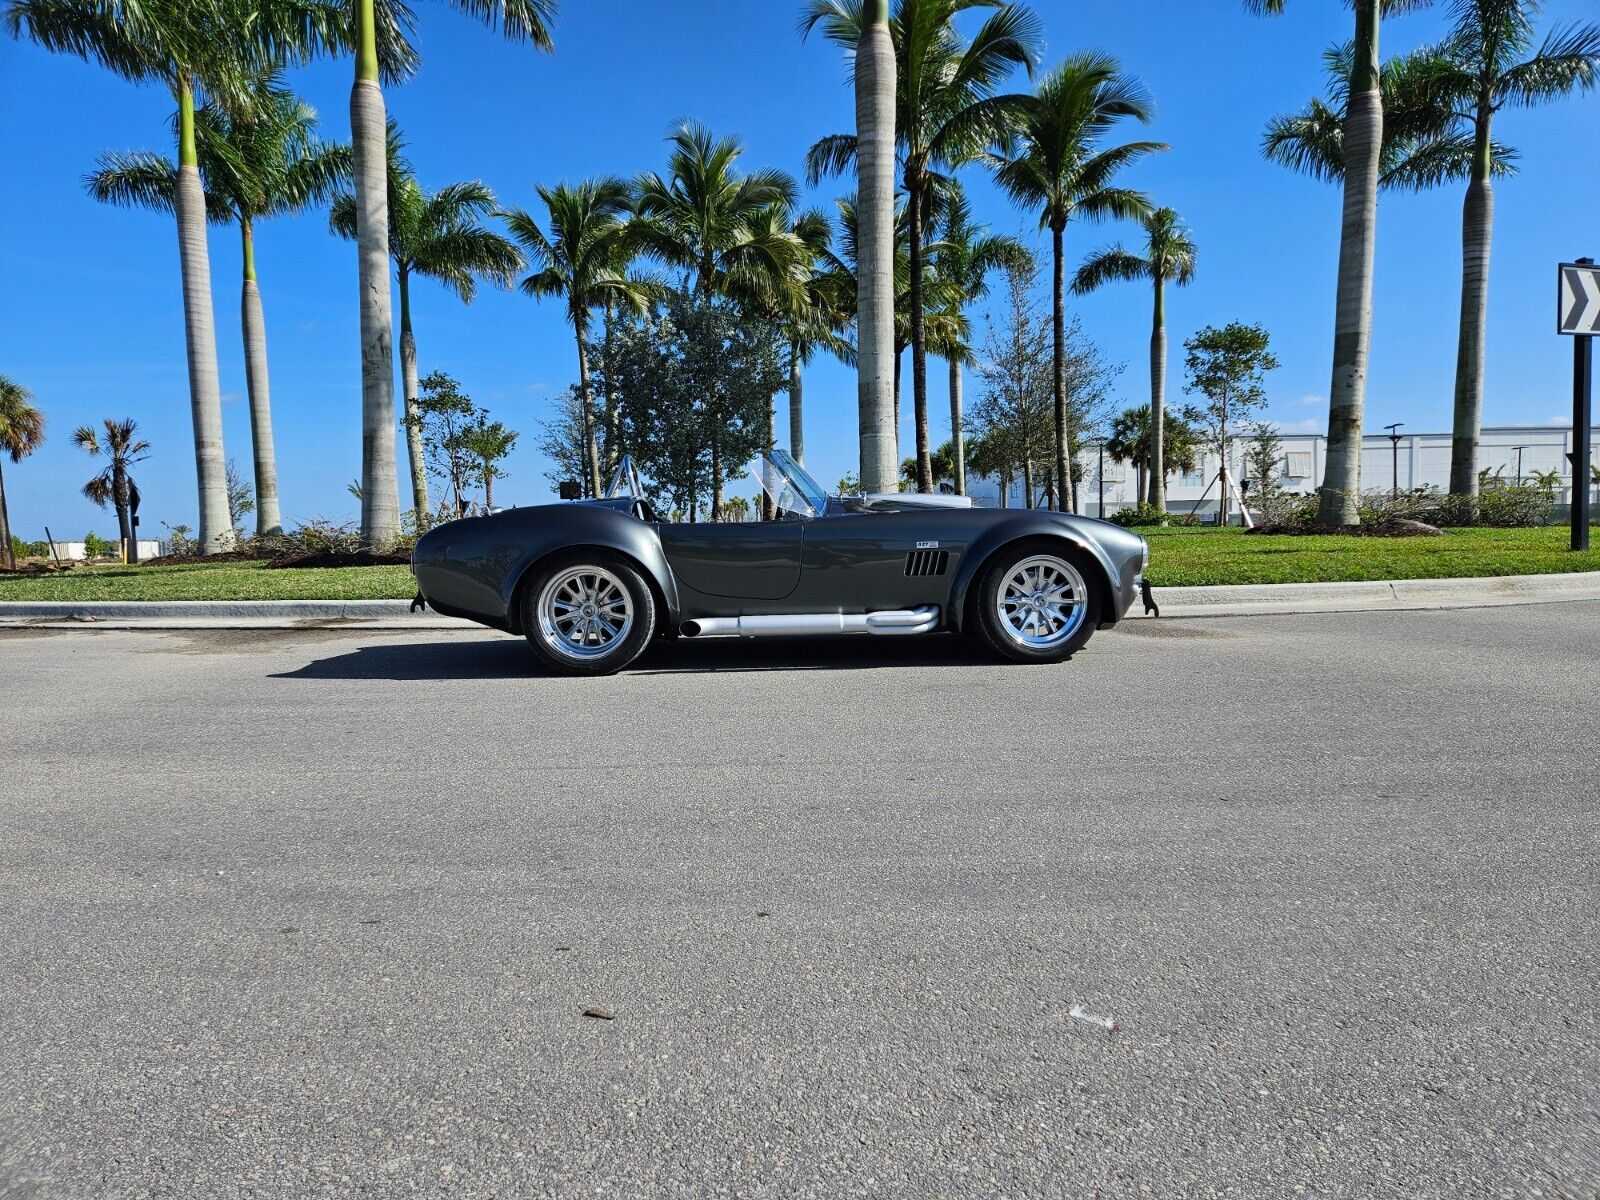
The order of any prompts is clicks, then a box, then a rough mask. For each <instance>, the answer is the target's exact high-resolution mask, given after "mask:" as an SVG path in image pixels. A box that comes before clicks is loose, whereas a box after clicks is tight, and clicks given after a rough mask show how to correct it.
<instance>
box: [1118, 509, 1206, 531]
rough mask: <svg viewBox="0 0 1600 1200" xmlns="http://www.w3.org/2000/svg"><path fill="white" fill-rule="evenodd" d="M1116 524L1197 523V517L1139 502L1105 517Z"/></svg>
mask: <svg viewBox="0 0 1600 1200" xmlns="http://www.w3.org/2000/svg"><path fill="white" fill-rule="evenodd" d="M1106 520H1108V521H1114V522H1116V523H1117V524H1118V525H1123V526H1127V527H1129V528H1133V527H1135V526H1143V525H1198V524H1200V521H1199V519H1198V518H1196V517H1194V516H1192V515H1190V514H1189V513H1179V512H1173V511H1171V510H1170V509H1169V510H1168V511H1166V512H1162V511H1161V510H1160V509H1159V508H1157V507H1156V506H1155V505H1153V504H1140V505H1139V506H1138V507H1137V508H1119V509H1118V510H1117V511H1116V512H1114V513H1112V514H1111V515H1110V516H1109V517H1107V518H1106Z"/></svg>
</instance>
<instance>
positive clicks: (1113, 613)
mask: <svg viewBox="0 0 1600 1200" xmlns="http://www.w3.org/2000/svg"><path fill="white" fill-rule="evenodd" d="M1079 520H1080V518H1077V517H1074V516H1072V515H1071V514H1069V513H1057V512H1047V511H1040V510H1037V509H1035V510H1033V511H1031V512H1030V511H1027V510H1023V511H1021V512H1018V513H1016V514H1015V515H1014V516H1011V517H1009V518H1007V519H1004V520H1000V521H997V522H995V524H993V525H991V526H990V527H989V528H988V529H986V530H984V531H983V533H981V534H980V535H978V537H976V538H974V539H973V541H972V544H971V545H970V546H968V547H967V550H966V552H965V553H964V554H962V556H961V565H960V567H959V568H958V569H957V572H956V578H955V580H954V582H953V583H952V584H951V587H950V609H949V614H948V616H949V621H950V624H951V627H952V628H954V629H956V630H957V631H959V630H961V629H962V628H963V626H964V625H965V623H966V616H967V597H968V595H969V593H970V592H971V589H972V588H973V587H974V586H976V583H977V579H978V577H979V575H980V574H981V573H982V572H983V570H984V569H985V567H986V566H987V565H988V563H989V561H990V559H992V558H993V557H994V555H995V554H996V553H998V552H999V551H1001V550H1003V549H1004V548H1005V547H1006V546H1009V545H1011V544H1012V543H1014V542H1021V541H1030V540H1032V539H1035V538H1054V539H1057V540H1059V541H1063V542H1067V543H1069V544H1070V545H1072V546H1075V547H1077V548H1078V549H1079V550H1081V551H1083V552H1084V553H1085V554H1087V555H1088V556H1089V557H1090V558H1091V559H1093V560H1094V562H1095V563H1096V564H1097V565H1098V566H1099V568H1100V573H1101V578H1100V579H1099V580H1095V581H1091V583H1100V584H1103V585H1104V587H1105V592H1104V593H1103V597H1104V599H1105V600H1106V601H1107V604H1106V606H1105V612H1104V615H1103V616H1102V618H1101V619H1102V621H1103V622H1105V623H1107V624H1109V623H1111V622H1113V621H1115V620H1116V619H1117V618H1118V617H1120V616H1121V615H1122V613H1123V611H1124V610H1125V608H1126V606H1125V605H1124V604H1122V603H1121V592H1122V590H1123V589H1122V585H1121V575H1122V573H1121V571H1120V570H1119V569H1118V567H1117V566H1116V564H1114V563H1113V561H1112V558H1111V556H1110V555H1109V554H1107V553H1106V551H1105V549H1104V548H1103V547H1102V546H1101V545H1100V543H1099V541H1098V540H1097V539H1096V538H1095V537H1092V536H1090V535H1089V531H1087V530H1086V529H1083V528H1081V527H1079V525H1078V524H1077V522H1078V521H1079ZM1096 524H1099V523H1098V522H1096ZM1109 528H1113V529H1114V528H1116V527H1115V526H1110V527H1109ZM1096 532H1098V531H1096ZM1118 532H1121V531H1120V530H1119V531H1118Z"/></svg>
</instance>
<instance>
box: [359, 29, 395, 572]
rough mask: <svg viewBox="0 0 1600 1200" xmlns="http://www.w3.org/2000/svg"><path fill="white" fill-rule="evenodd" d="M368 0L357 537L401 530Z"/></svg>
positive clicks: (379, 537) (385, 205)
mask: <svg viewBox="0 0 1600 1200" xmlns="http://www.w3.org/2000/svg"><path fill="white" fill-rule="evenodd" d="M372 9H373V0H356V5H355V11H356V43H357V53H356V80H355V84H354V86H353V87H352V88H351V89H350V136H351V146H352V151H353V157H354V160H355V179H354V183H355V195H356V245H357V270H358V275H359V286H360V301H361V542H362V544H363V545H364V546H367V547H368V548H370V549H375V550H387V549H388V548H389V547H390V546H392V545H393V544H394V540H395V538H397V537H399V536H400V491H399V481H398V480H397V479H396V477H395V461H394V329H393V325H392V322H393V313H392V311H391V308H390V301H389V172H388V141H387V131H386V128H385V120H384V105H383V90H382V88H380V87H379V86H378V54H377V40H376V35H375V32H374V31H375V26H374V24H373V15H372Z"/></svg>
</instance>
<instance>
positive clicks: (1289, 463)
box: [1283, 450, 1311, 479]
mask: <svg viewBox="0 0 1600 1200" xmlns="http://www.w3.org/2000/svg"><path fill="white" fill-rule="evenodd" d="M1283 475H1284V478H1285V479H1309V478H1310V476H1311V451H1309V450H1291V451H1290V452H1289V453H1288V454H1285V455H1284V456H1283Z"/></svg>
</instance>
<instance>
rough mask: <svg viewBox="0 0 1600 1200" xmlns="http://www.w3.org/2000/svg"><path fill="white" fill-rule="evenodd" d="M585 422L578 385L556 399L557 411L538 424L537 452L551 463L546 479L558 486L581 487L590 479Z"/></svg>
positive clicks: (545, 475) (581, 395)
mask: <svg viewBox="0 0 1600 1200" xmlns="http://www.w3.org/2000/svg"><path fill="white" fill-rule="evenodd" d="M586 428H587V427H586V425H585V422H584V405H583V393H582V390H581V389H580V388H578V387H577V386H576V385H574V386H572V387H569V388H568V389H567V390H566V391H564V392H562V393H561V394H560V395H559V396H557V397H556V399H555V412H554V413H553V415H551V416H549V417H546V418H545V419H544V420H542V421H540V422H539V442H538V447H537V449H538V451H539V453H540V454H543V455H544V456H545V457H546V458H548V459H549V460H550V463H551V469H550V470H548V471H546V472H545V474H544V477H545V478H546V479H547V480H549V481H550V483H551V484H553V485H555V486H557V487H559V486H560V485H561V484H563V483H565V482H567V481H569V480H571V481H573V482H577V483H579V484H580V485H581V484H582V482H583V481H584V480H585V479H586V478H587V472H588V469H589V463H588V439H587V437H586V436H585V435H586Z"/></svg>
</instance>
